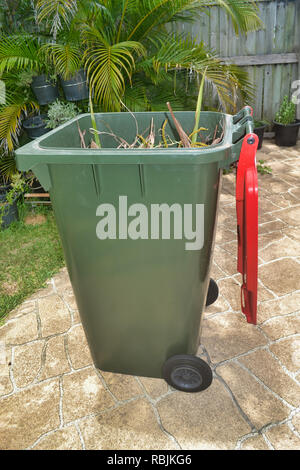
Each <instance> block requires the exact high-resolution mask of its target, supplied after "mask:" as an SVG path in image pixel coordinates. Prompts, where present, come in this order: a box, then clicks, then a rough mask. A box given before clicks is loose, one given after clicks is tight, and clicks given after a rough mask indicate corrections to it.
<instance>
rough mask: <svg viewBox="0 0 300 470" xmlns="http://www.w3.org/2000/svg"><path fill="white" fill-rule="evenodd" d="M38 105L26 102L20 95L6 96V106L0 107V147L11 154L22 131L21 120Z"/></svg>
mask: <svg viewBox="0 0 300 470" xmlns="http://www.w3.org/2000/svg"><path fill="white" fill-rule="evenodd" d="M34 109H36V110H38V105H37V104H36V103H35V102H34V101H26V100H24V97H23V96H22V95H14V94H7V96H6V104H5V105H2V106H1V107H0V147H1V148H2V150H3V151H4V152H5V153H7V152H12V151H13V149H14V147H15V146H17V145H18V143H19V142H18V138H19V135H20V132H21V130H22V119H23V117H24V116H26V115H27V114H28V113H29V112H31V111H33V110H34Z"/></svg>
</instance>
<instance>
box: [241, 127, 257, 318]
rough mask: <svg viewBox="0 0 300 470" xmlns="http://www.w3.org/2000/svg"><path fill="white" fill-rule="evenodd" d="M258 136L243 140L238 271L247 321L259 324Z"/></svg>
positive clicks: (248, 136) (253, 135)
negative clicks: (240, 277)
mask: <svg viewBox="0 0 300 470" xmlns="http://www.w3.org/2000/svg"><path fill="white" fill-rule="evenodd" d="M257 145H258V136H257V135H256V134H253V133H250V134H247V135H246V136H245V137H244V139H243V144H242V148H241V153H240V158H239V162H238V167H237V175H236V212H237V233H238V265H237V268H238V271H239V272H240V273H241V274H242V276H243V284H242V288H241V309H242V312H243V313H244V314H245V316H246V318H247V321H248V322H249V323H253V324H254V325H256V321H257V272H258V184H257V169H256V150H257Z"/></svg>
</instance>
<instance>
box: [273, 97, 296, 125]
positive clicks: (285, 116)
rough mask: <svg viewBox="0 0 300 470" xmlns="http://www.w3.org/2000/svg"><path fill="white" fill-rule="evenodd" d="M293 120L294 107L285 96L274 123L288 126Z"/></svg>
mask: <svg viewBox="0 0 300 470" xmlns="http://www.w3.org/2000/svg"><path fill="white" fill-rule="evenodd" d="M295 119H296V105H295V104H294V103H293V102H292V101H289V98H288V96H285V97H284V98H283V101H282V104H281V106H280V109H279V111H278V113H276V115H275V122H278V123H279V124H283V125H284V126H287V125H288V124H292V123H293V122H295Z"/></svg>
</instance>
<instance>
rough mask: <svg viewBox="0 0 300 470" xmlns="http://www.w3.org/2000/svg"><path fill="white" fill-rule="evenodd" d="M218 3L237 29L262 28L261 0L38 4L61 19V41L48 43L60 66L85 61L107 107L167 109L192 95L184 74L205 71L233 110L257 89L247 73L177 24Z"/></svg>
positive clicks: (57, 25) (49, 0) (67, 69)
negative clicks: (184, 83)
mask: <svg viewBox="0 0 300 470" xmlns="http://www.w3.org/2000/svg"><path fill="white" fill-rule="evenodd" d="M216 3H217V4H218V5H219V6H220V7H221V8H223V9H224V10H225V11H226V13H227V15H228V16H229V17H230V18H231V20H232V24H233V27H234V29H235V31H236V33H239V32H241V33H247V32H248V31H253V30H255V29H258V28H260V27H261V26H262V24H261V21H260V20H259V18H258V15H257V7H256V5H255V2H254V1H253V0H214V1H212V0H198V1H196V0H122V1H120V0H104V1H101V2H90V1H88V2H87V1H86V0H81V1H80V0H77V1H75V0H63V1H62V0H38V2H37V7H38V18H39V19H40V20H43V19H44V18H45V17H46V16H47V17H48V18H49V17H50V18H52V19H53V23H52V26H51V30H52V31H55V39H56V43H52V44H51V43H50V44H48V45H47V46H46V48H47V51H48V53H49V55H50V57H51V60H53V62H54V63H55V65H56V68H57V69H58V70H59V72H60V73H63V74H64V75H69V74H71V73H72V72H74V71H75V68H76V66H79V64H81V65H83V66H84V67H85V68H86V70H87V73H88V77H89V82H90V86H91V88H93V89H94V93H95V95H94V96H95V101H96V102H98V104H99V105H100V106H101V108H102V109H103V110H105V111H120V109H121V101H122V100H123V101H125V103H127V104H129V105H130V107H131V109H132V110H141V109H156V108H157V107H160V108H161V107H162V106H164V104H165V101H166V99H172V101H173V102H174V101H175V107H176V105H177V106H180V98H182V97H183V96H184V95H185V93H184V88H183V90H181V88H182V83H181V80H180V78H181V77H182V75H183V74H182V73H178V72H182V71H188V72H189V74H194V76H197V75H201V74H203V71H204V70H205V69H207V73H206V81H207V83H210V84H211V86H212V87H213V88H214V89H215V91H216V93H217V95H218V98H219V101H220V104H221V106H222V107H223V108H225V109H227V110H230V109H231V110H233V109H234V107H235V105H236V97H237V95H240V96H241V97H242V98H245V97H246V96H247V94H248V95H249V92H250V85H249V82H248V81H247V76H246V75H245V73H243V72H242V70H241V69H239V68H237V67H234V66H228V65H225V64H223V63H221V61H220V60H219V59H218V57H217V56H216V54H214V53H212V52H211V51H209V50H208V49H207V47H206V46H205V45H204V44H197V42H196V41H195V40H192V39H191V38H189V37H188V36H184V35H182V34H178V33H176V31H175V29H174V25H175V24H176V23H177V22H178V21H180V20H182V19H184V21H193V20H194V19H195V18H196V17H198V16H199V15H201V14H204V12H209V7H210V6H211V5H212V4H216ZM65 25H68V33H67V34H65ZM175 82H176V85H174V83H175ZM172 89H176V92H177V93H176V95H175V94H174V92H173V93H172V92H170V90H172ZM180 91H182V93H180ZM181 101H182V100H181ZM181 106H184V103H181Z"/></svg>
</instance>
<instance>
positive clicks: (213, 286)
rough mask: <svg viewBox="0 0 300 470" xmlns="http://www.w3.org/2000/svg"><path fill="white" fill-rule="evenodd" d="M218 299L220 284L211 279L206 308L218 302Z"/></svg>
mask: <svg viewBox="0 0 300 470" xmlns="http://www.w3.org/2000/svg"><path fill="white" fill-rule="evenodd" d="M218 297H219V288H218V284H217V283H216V281H214V280H213V279H210V281H209V286H208V291H207V297H206V304H205V305H206V307H208V306H209V305H211V304H213V303H214V302H215V301H216V300H217V298H218Z"/></svg>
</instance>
